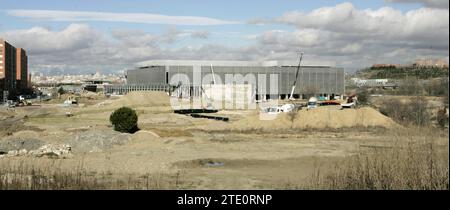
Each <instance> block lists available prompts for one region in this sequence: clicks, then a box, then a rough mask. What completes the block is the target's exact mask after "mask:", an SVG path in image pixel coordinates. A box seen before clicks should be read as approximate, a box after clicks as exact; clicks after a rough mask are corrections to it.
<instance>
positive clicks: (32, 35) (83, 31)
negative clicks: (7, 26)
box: [0, 24, 100, 54]
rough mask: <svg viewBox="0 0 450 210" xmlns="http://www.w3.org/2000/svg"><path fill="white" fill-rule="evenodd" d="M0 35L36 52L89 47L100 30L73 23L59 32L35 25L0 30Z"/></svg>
mask: <svg viewBox="0 0 450 210" xmlns="http://www.w3.org/2000/svg"><path fill="white" fill-rule="evenodd" d="M0 35H1V36H2V37H5V38H6V39H7V40H9V41H11V42H13V43H15V45H17V46H21V47H23V48H25V49H29V50H30V53H36V54H41V53H48V52H59V51H70V50H71V51H73V50H79V49H83V48H88V47H90V46H91V45H92V44H93V42H94V41H95V40H96V39H97V38H98V36H100V34H99V33H98V32H96V31H94V30H93V29H92V28H90V27H89V26H87V25H83V24H71V25H69V26H68V27H67V28H65V29H64V30H61V31H57V32H55V31H51V30H49V29H47V28H43V27H33V28H31V29H28V30H15V31H8V32H3V33H1V32H0Z"/></svg>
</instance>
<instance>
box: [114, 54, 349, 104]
mask: <svg viewBox="0 0 450 210" xmlns="http://www.w3.org/2000/svg"><path fill="white" fill-rule="evenodd" d="M141 66H142V67H138V68H136V69H133V70H128V71H127V75H126V77H127V84H126V85H124V86H120V87H119V86H109V87H105V90H106V92H109V93H113V92H116V93H117V92H119V93H126V92H128V91H135V90H169V89H171V88H170V87H175V88H172V89H177V90H178V91H179V92H180V93H182V94H183V97H185V96H189V97H196V96H201V95H202V87H205V86H211V85H237V84H245V85H248V86H250V88H251V91H252V95H253V97H254V99H255V100H265V99H286V98H288V97H289V95H290V93H291V89H292V86H293V84H294V80H295V78H296V72H297V68H298V63H297V62H280V61H265V62H253V61H185V60H154V61H147V62H143V63H141ZM344 84H345V83H344V69H343V68H336V67H330V66H303V65H302V66H301V68H300V69H299V71H298V79H297V83H296V88H295V91H294V94H293V97H294V98H296V99H304V98H307V97H309V96H311V95H315V96H323V97H326V98H330V99H331V98H333V97H336V96H341V95H343V94H344V91H345V90H344V89H345V87H344V86H345V85H344Z"/></svg>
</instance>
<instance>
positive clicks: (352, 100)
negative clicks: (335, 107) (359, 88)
mask: <svg viewBox="0 0 450 210" xmlns="http://www.w3.org/2000/svg"><path fill="white" fill-rule="evenodd" d="M357 101H358V97H357V96H356V94H352V95H350V96H348V97H347V101H346V103H343V104H341V109H348V108H355V107H356V103H357Z"/></svg>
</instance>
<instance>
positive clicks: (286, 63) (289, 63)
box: [137, 60, 330, 67]
mask: <svg viewBox="0 0 450 210" xmlns="http://www.w3.org/2000/svg"><path fill="white" fill-rule="evenodd" d="M211 65H212V66H264V67H270V66H298V61H218V60H150V61H143V62H140V63H138V64H137V67H148V66H211ZM302 66H310V67H313V66H314V67H330V65H311V64H306V65H305V64H304V62H303V61H302Z"/></svg>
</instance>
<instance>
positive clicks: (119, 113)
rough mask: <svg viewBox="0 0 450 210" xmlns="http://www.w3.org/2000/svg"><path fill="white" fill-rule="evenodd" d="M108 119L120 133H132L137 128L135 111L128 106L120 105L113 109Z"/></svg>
mask: <svg viewBox="0 0 450 210" xmlns="http://www.w3.org/2000/svg"><path fill="white" fill-rule="evenodd" d="M109 121H110V122H111V124H112V125H113V126H114V130H116V131H119V132H122V133H134V132H136V131H138V130H139V128H138V127H137V122H138V116H137V114H136V111H134V110H133V109H131V108H128V107H122V108H119V109H117V110H116V111H114V112H113V113H112V114H111V116H110V117H109Z"/></svg>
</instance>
